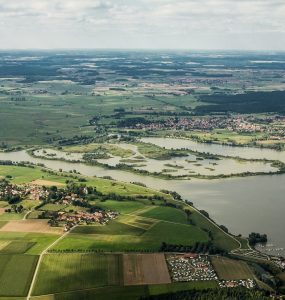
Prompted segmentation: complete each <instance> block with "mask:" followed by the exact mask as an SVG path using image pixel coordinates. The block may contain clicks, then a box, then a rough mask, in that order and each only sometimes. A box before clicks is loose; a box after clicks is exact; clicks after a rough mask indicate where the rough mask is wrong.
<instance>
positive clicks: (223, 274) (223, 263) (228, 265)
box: [211, 257, 254, 280]
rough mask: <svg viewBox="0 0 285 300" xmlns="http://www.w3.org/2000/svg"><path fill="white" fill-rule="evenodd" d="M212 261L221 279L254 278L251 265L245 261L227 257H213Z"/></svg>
mask: <svg viewBox="0 0 285 300" xmlns="http://www.w3.org/2000/svg"><path fill="white" fill-rule="evenodd" d="M211 261H212V264H213V266H214V269H215V271H216V273H217V275H218V277H219V279H224V280H238V279H253V278H254V275H253V272H252V271H251V269H250V267H249V266H248V265H247V264H246V263H245V262H243V261H238V260H233V259H229V258H226V257H212V258H211Z"/></svg>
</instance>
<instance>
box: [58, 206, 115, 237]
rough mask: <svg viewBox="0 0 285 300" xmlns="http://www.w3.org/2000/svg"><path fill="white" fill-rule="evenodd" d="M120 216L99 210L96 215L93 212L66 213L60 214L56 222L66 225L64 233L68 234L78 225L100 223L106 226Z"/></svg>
mask: <svg viewBox="0 0 285 300" xmlns="http://www.w3.org/2000/svg"><path fill="white" fill-rule="evenodd" d="M117 216H118V213H117V212H114V211H103V210H98V211H96V212H94V213H91V212H76V213H66V212H58V217H57V219H56V221H57V222H58V223H63V224H64V231H65V232H67V231H69V230H70V229H71V228H73V227H74V226H76V225H90V224H94V223H98V224H101V225H106V224H107V223H108V222H109V221H111V220H113V219H115V218H116V217H117Z"/></svg>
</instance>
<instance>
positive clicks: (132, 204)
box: [95, 200, 145, 214]
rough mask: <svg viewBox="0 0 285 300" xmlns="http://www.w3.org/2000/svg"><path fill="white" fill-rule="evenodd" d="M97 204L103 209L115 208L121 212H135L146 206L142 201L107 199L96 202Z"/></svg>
mask: <svg viewBox="0 0 285 300" xmlns="http://www.w3.org/2000/svg"><path fill="white" fill-rule="evenodd" d="M95 204H96V206H98V207H100V208H103V209H110V210H115V211H117V212H119V213H121V214H129V213H133V212H135V211H137V210H139V209H141V208H144V207H145V204H144V203H142V202H141V201H114V200H107V201H104V202H95Z"/></svg>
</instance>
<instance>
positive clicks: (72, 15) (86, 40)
mask: <svg viewBox="0 0 285 300" xmlns="http://www.w3.org/2000/svg"><path fill="white" fill-rule="evenodd" d="M284 20H285V1H284V0H249V1H248V0H136V1H134V0H109V1H101V0H80V1H78V0H68V1H63V0H61V1H60V0H40V1H39V0H24V1H23V0H12V1H11V0H10V1H7V0H0V49H30V48H31V49H32V48H33V49H34V48H36V49H58V48H65V49H67V48H84V49H88V48H90V49H93V48H115V49H118V48H124V49H132V48H134V49H162V48H163V49H205V50H210V49H224V50H230V49H237V50H261V51H266V50H277V51H284V50H285V22H284Z"/></svg>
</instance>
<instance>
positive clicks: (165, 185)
mask: <svg viewBox="0 0 285 300" xmlns="http://www.w3.org/2000/svg"><path fill="white" fill-rule="evenodd" d="M148 141H149V140H148ZM168 142H169V141H168ZM186 142H189V141H186ZM175 144H176V145H177V141H176V140H175ZM205 146H209V147H212V146H215V147H214V148H215V149H216V147H218V149H221V148H220V147H223V149H224V147H226V149H228V147H229V146H218V145H204V144H202V145H201V147H203V148H204V147H205ZM189 147H190V146H189ZM183 148H184V146H183ZM231 148H237V149H233V150H231V151H234V153H237V154H238V155H236V156H241V157H244V156H245V155H246V156H247V155H249V154H248V152H250V151H253V152H256V150H257V153H260V152H259V151H258V150H260V149H252V148H239V147H231ZM191 149H193V148H191ZM211 149H212V148H211ZM193 150H197V149H193ZM229 150H230V149H228V150H227V151H229ZM264 150H265V149H264ZM264 150H260V151H262V153H264V154H262V155H266V156H267V154H268V153H270V154H271V152H272V151H273V153H272V154H273V157H271V159H272V158H273V159H280V160H282V161H285V157H284V152H277V151H274V150H266V151H264ZM200 151H201V149H200ZM203 152H211V153H215V151H214V150H213V151H209V150H208V148H207V150H205V151H203ZM245 152H247V153H246V154H245ZM232 153H233V152H232ZM257 153H254V154H253V155H255V158H256V157H259V156H256V155H257ZM266 153H267V154H266ZM217 154H221V153H217ZM224 155H226V154H224ZM232 155H234V154H232ZM259 155H261V154H259ZM277 157H278V158H277ZM247 158H250V157H247ZM261 158H262V157H261ZM283 159H284V160H283ZM0 160H12V161H30V162H33V163H44V164H45V165H46V166H47V167H49V168H51V169H54V170H59V168H61V169H63V170H64V171H69V170H73V169H76V170H77V171H79V172H80V173H81V174H84V175H88V176H94V175H96V176H111V177H113V178H114V179H117V180H121V181H126V182H133V181H139V182H143V183H145V184H146V185H147V186H149V187H151V188H154V189H158V190H159V189H168V190H175V191H177V192H178V193H180V194H181V195H182V196H183V197H184V198H185V199H189V200H191V201H193V202H194V204H195V206H196V207H197V208H199V209H205V210H207V211H208V212H209V213H210V216H211V217H212V218H213V219H214V220H215V221H217V223H218V224H224V225H226V226H227V227H228V228H229V230H230V231H231V232H233V233H235V234H238V233H241V234H243V235H248V233H250V232H252V231H257V232H261V233H267V234H268V236H269V245H270V244H273V245H274V246H272V247H268V249H263V250H268V251H270V253H280V254H282V255H285V251H284V250H280V249H278V250H277V251H274V250H273V249H276V248H285V234H284V228H285V218H284V212H285V175H271V176H269V175H268V176H255V177H246V178H231V179H223V180H198V179H196V180H193V179H192V180H187V181H186V180H185V181H179V180H163V179H157V178H153V177H147V176H141V175H137V174H132V173H129V172H125V171H119V170H107V169H103V168H100V167H96V166H87V165H84V164H83V163H71V162H63V161H53V160H47V159H41V158H34V157H31V156H29V155H28V154H27V153H26V152H25V151H19V152H12V153H0Z"/></svg>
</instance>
